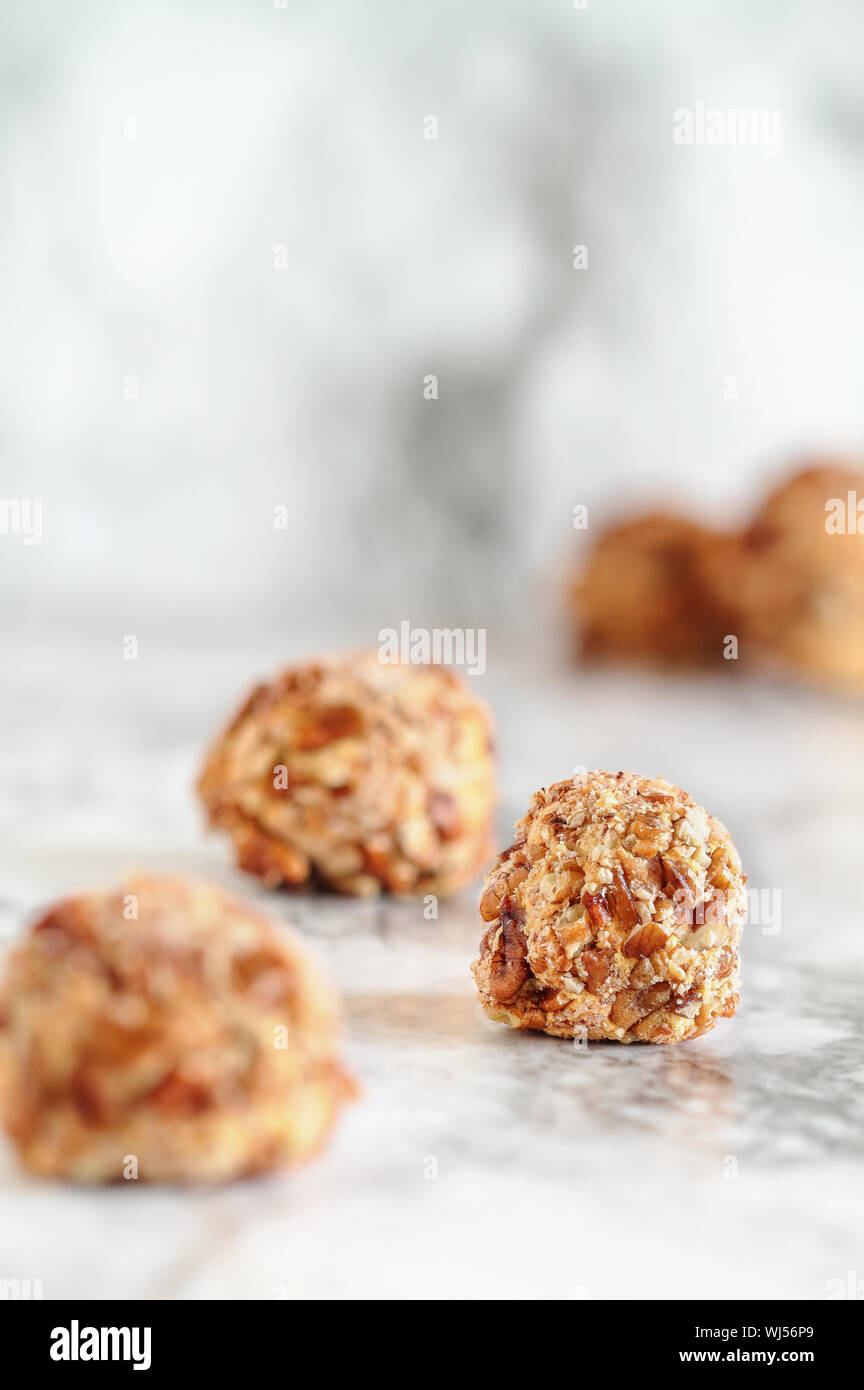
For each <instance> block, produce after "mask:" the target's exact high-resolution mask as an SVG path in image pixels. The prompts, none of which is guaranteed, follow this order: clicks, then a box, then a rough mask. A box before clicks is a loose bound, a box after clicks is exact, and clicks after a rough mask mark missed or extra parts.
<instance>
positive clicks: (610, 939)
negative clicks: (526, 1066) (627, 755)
mask: <svg viewBox="0 0 864 1390" xmlns="http://www.w3.org/2000/svg"><path fill="white" fill-rule="evenodd" d="M745 883H746V879H745V876H744V874H743V872H742V870H741V861H740V860H739V858H738V853H737V851H736V849H735V846H734V845H733V843H732V841H731V839H730V838H729V834H728V832H727V830H726V829H725V828H724V827H723V826H722V825H721V824H720V822H719V821H717V820H715V819H714V817H713V816H710V815H708V813H707V811H705V810H703V808H702V807H701V806H698V805H697V804H696V803H695V802H694V801H693V800H692V799H691V798H690V797H689V796H688V795H687V793H686V792H683V791H681V789H680V788H679V787H675V786H672V785H671V784H670V783H669V782H666V781H664V780H663V778H661V777H657V778H653V779H652V778H647V777H639V776H637V775H636V774H635V773H633V772H619V773H617V774H616V773H611V772H591V773H588V774H587V775H586V776H585V777H584V778H576V779H572V780H570V781H566V782H558V783H557V784H556V785H555V786H552V787H549V788H544V789H543V790H541V791H539V792H537V793H536V794H535V796H534V797H533V799H532V802H531V806H530V808H529V810H528V813H527V815H525V816H523V818H522V820H520V821H519V822H518V823H517V825H516V838H515V840H514V842H513V844H512V845H510V847H509V848H508V849H505V850H504V852H503V854H501V855H499V857H498V861H497V863H496V864H495V866H494V868H493V869H492V870H491V871H490V873H489V874H488V876H487V879H486V890H485V892H484V894H483V897H482V899H481V903H480V915H481V916H482V918H483V919H484V922H485V930H484V933H483V937H482V939H481V942H480V953H479V956H478V958H477V960H476V961H475V962H474V966H473V970H474V978H475V980H476V982H477V988H478V990H479V993H480V999H481V1001H482V1004H483V1008H484V1010H485V1012H486V1013H487V1014H488V1015H489V1016H490V1018H493V1019H496V1020H498V1021H499V1022H501V1023H507V1024H509V1026H510V1027H511V1028H532V1029H537V1030H539V1031H541V1032H546V1033H552V1034H555V1035H556V1036H558V1037H564V1038H572V1037H578V1038H584V1039H604V1038H605V1039H611V1040H616V1041H618V1042H625V1043H629V1042H653V1043H671V1042H681V1041H683V1040H684V1039H686V1038H693V1037H697V1036H698V1035H699V1034H700V1033H706V1032H708V1030H709V1029H711V1028H713V1027H714V1024H715V1023H716V1022H717V1020H718V1018H729V1017H730V1016H731V1015H732V1014H733V1013H734V1012H735V1008H736V1006H737V1003H738V992H737V991H738V944H739V940H740V936H741V929H742V925H743V922H744V917H745V912H746V893H745V886H744V885H745Z"/></svg>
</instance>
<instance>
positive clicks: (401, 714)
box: [198, 652, 495, 894]
mask: <svg viewBox="0 0 864 1390" xmlns="http://www.w3.org/2000/svg"><path fill="white" fill-rule="evenodd" d="M198 785H199V791H200V794H201V797H202V799H203V801H204V804H205V806H206V808H207V811H208V814H209V818H210V823H211V824H212V825H215V826H222V827H224V828H225V829H226V830H227V831H228V832H229V834H230V835H231V837H232V839H233V841H234V849H235V853H236V856H237V863H238V865H239V866H240V868H241V869H245V870H246V871H247V872H248V873H251V874H255V875H257V876H258V877H259V878H261V879H262V880H263V881H264V882H265V883H266V884H267V885H268V886H269V887H274V888H275V887H278V886H279V885H280V884H288V885H296V884H305V883H312V884H314V885H317V886H319V887H326V888H331V889H336V890H337V891H339V892H342V893H353V894H374V893H379V892H381V891H382V890H384V891H388V892H393V893H420V894H425V893H446V892H450V891H452V890H454V889H456V888H459V887H461V886H462V885H463V884H464V883H466V882H467V881H468V880H469V879H471V878H473V877H474V876H475V875H477V874H478V873H480V872H481V870H482V868H483V865H484V864H485V863H486V862H487V861H488V857H489V853H490V846H491V844H492V820H493V813H494V805H495V769H494V757H493V746H492V726H491V721H490V717H489V714H488V711H487V709H486V706H485V705H484V704H483V703H482V702H481V701H480V700H479V699H477V698H476V697H475V696H474V695H473V694H472V693H471V692H470V691H469V690H468V689H467V687H466V686H465V684H464V683H463V682H462V681H461V680H459V679H458V678H457V677H456V676H455V675H454V674H453V672H452V671H449V670H447V669H446V668H445V667H443V666H413V665H407V664H405V665H398V664H387V663H384V662H382V661H379V659H378V656H377V654H376V653H374V652H364V653H360V654H353V655H348V656H338V657H333V658H330V659H328V660H322V661H316V662H313V663H311V664H309V665H306V666H296V667H293V668H291V669H289V670H287V671H285V672H283V673H282V674H281V675H280V676H277V677H276V679H275V680H273V681H271V682H270V683H269V684H267V685H262V686H259V687H258V689H257V690H255V691H253V692H252V694H251V696H250V697H249V699H248V700H247V701H246V703H245V704H244V705H243V707H242V709H241V710H240V711H239V713H238V714H237V715H236V716H235V718H234V720H233V721H232V723H231V724H230V725H229V727H228V729H227V730H226V731H225V733H224V734H222V735H221V737H219V738H218V739H217V740H216V743H215V745H214V747H213V748H212V749H211V751H210V754H209V756H208V758H207V761H206V765H205V767H204V771H203V773H202V775H201V778H200V781H199V784H198Z"/></svg>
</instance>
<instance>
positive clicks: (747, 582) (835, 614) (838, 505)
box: [708, 464, 864, 690]
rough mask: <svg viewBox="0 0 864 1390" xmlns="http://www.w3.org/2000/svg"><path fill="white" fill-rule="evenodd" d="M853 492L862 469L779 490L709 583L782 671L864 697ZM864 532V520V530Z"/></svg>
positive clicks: (863, 539)
mask: <svg viewBox="0 0 864 1390" xmlns="http://www.w3.org/2000/svg"><path fill="white" fill-rule="evenodd" d="M849 493H852V494H853V497H854V498H855V499H860V498H862V497H864V471H862V470H861V469H860V468H859V469H857V470H856V469H854V468H850V467H844V466H843V465H841V464H825V465H821V466H814V467H808V468H804V469H802V470H801V471H799V472H797V473H795V474H793V475H792V476H791V477H790V478H788V479H786V480H785V481H784V482H782V483H781V484H780V485H779V486H778V487H776V488H775V489H774V490H773V491H772V492H771V493H769V495H768V497H767V498H766V499H765V501H764V503H763V504H762V506H761V507H760V509H759V511H758V512H757V514H756V516H755V518H754V520H753V522H752V524H751V525H750V526H749V528H748V529H747V530H746V531H745V532H744V534H743V536H741V537H740V538H739V542H738V545H737V547H736V553H735V555H734V557H733V559H732V563H729V564H726V565H724V566H723V569H722V572H720V573H718V572H717V570H716V569H715V570H714V572H713V575H712V574H711V573H710V572H709V573H708V577H709V579H711V580H713V584H714V587H715V591H716V592H718V593H719V592H722V593H724V594H725V596H726V599H727V601H731V602H732V603H733V604H734V606H735V609H736V611H737V612H738V614H739V622H740V627H741V631H742V634H743V636H744V639H745V642H746V641H747V639H750V640H752V642H753V643H754V644H756V645H757V646H761V647H762V648H763V649H764V651H765V652H766V653H767V654H770V655H773V656H774V657H775V658H776V659H777V660H778V661H779V662H780V663H781V664H783V665H785V666H787V667H788V668H790V669H792V670H795V671H797V672H799V673H800V674H801V675H803V676H806V677H810V678H813V679H815V680H818V681H822V682H824V683H826V684H829V685H836V686H838V687H846V688H849V689H853V690H861V689H864V535H862V534H859V533H858V529H857V521H858V518H857V514H856V511H855V503H854V502H853V506H852V509H851V510H852V514H851V516H850V515H849V514H848V508H847V499H848V495H849ZM862 524H864V522H862Z"/></svg>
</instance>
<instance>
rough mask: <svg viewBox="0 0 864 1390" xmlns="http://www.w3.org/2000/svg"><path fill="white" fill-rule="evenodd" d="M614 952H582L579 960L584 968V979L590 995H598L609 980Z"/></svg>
mask: <svg viewBox="0 0 864 1390" xmlns="http://www.w3.org/2000/svg"><path fill="white" fill-rule="evenodd" d="M614 956H615V953H614V951H583V952H582V954H581V955H580V957H579V960H580V961H581V963H582V964H583V965H584V967H585V978H586V980H587V982H588V988H589V989H590V991H591V993H592V994H598V993H599V992H600V990H601V989H602V988H603V986H604V985H605V983H606V981H607V980H608V978H609V972H610V971H611V969H612V961H613V959H614Z"/></svg>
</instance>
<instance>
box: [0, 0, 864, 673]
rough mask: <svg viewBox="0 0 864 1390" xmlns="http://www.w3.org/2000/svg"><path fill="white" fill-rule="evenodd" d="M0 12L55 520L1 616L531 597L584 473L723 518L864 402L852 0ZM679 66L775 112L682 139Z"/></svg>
mask: <svg viewBox="0 0 864 1390" xmlns="http://www.w3.org/2000/svg"><path fill="white" fill-rule="evenodd" d="M0 29H2V35H0V294H2V300H3V303H4V306H5V313H4V328H5V332H4V334H3V337H2V344H0V451H2V460H3V467H2V477H3V483H2V488H0V493H2V495H3V496H4V497H6V498H9V497H27V498H33V497H37V498H41V499H42V500H43V533H44V534H43V540H42V544H41V545H38V546H25V545H23V544H21V543H20V539H18V540H16V538H14V537H9V538H4V543H3V544H2V545H0V567H2V570H0V573H2V588H3V595H4V610H5V613H4V620H5V621H6V622H7V623H9V624H10V625H12V626H13V627H14V626H15V625H16V624H21V625H23V629H24V631H26V632H27V633H29V634H34V633H35V634H38V635H39V636H51V635H53V634H54V633H57V632H62V631H64V630H67V631H68V630H70V629H74V631H75V632H76V633H78V634H83V633H85V632H93V633H94V635H97V636H98V635H99V634H101V633H103V632H105V633H107V632H110V633H111V634H112V640H113V634H114V632H115V631H121V632H123V633H127V632H132V633H142V632H146V633H149V634H151V635H152V634H154V633H155V634H158V635H159V636H160V637H162V638H164V639H165V640H169V639H171V640H173V639H174V638H179V639H181V640H182V641H183V642H184V643H193V642H195V641H197V640H201V641H204V640H213V639H218V640H220V641H221V640H223V639H231V638H232V637H234V636H240V635H243V636H247V635H253V636H258V637H263V638H264V639H265V640H266V641H268V643H269V642H271V641H274V640H277V641H278V635H279V634H288V633H289V632H290V633H291V635H292V638H294V637H297V636H301V637H302V639H303V641H304V642H305V643H306V645H307V646H308V645H310V644H311V645H326V644H327V643H328V642H330V641H337V640H342V639H343V638H345V637H346V636H348V635H349V634H350V636H351V638H352V640H357V639H358V638H362V639H364V640H368V641H372V642H374V641H375V637H376V635H377V632H378V630H379V628H381V627H382V626H385V625H391V624H393V623H395V622H397V621H398V620H399V619H401V618H406V617H407V618H409V619H410V620H411V621H413V622H414V623H418V624H422V623H426V624H430V625H431V624H435V623H446V624H450V625H453V624H466V625H467V624H483V625H486V626H488V628H489V629H490V632H491V633H493V634H500V635H501V636H502V638H504V637H506V638H511V639H514V640H515V639H521V638H522V637H526V636H534V635H536V634H537V633H538V632H542V631H543V630H544V629H545V630H547V631H549V632H550V633H551V632H554V630H555V629H554V617H553V616H552V615H553V608H554V606H553V604H552V603H551V602H547V600H548V599H549V598H550V596H551V595H552V594H554V592H555V589H556V583H557V576H558V575H559V573H560V572H561V571H562V570H566V568H567V565H568V563H569V561H570V558H571V557H572V556H573V554H574V548H575V547H576V546H577V545H578V543H579V537H578V535H576V534H574V530H573V527H572V515H573V508H574V506H577V505H580V504H581V505H585V506H587V507H588V509H589V516H590V518H591V525H592V526H594V525H595V522H596V521H599V522H601V523H602V522H603V521H604V520H606V519H608V518H610V517H613V516H614V517H619V516H620V515H621V514H622V513H624V512H626V511H628V510H630V509H631V508H633V507H639V506H642V505H653V504H654V503H655V502H656V501H657V500H658V499H666V500H668V499H670V498H673V499H675V503H676V507H677V508H678V509H679V510H681V509H683V510H685V511H689V513H690V514H691V515H692V516H693V517H694V518H695V519H696V520H698V521H701V522H703V523H709V524H716V523H718V522H719V521H720V520H721V519H722V520H723V523H724V524H726V523H727V522H728V524H730V525H736V524H737V523H738V519H739V518H740V517H741V516H743V515H745V514H749V512H750V511H751V510H752V507H753V504H754V501H755V500H756V499H757V498H758V497H759V496H761V495H763V494H764V491H765V488H766V486H768V485H769V484H770V481H771V479H772V478H773V476H774V475H775V473H776V471H777V468H778V466H781V465H784V464H786V463H787V462H788V460H789V459H790V458H793V457H799V456H801V455H802V454H808V453H812V451H814V450H819V451H824V450H835V449H836V450H840V451H843V452H846V451H848V450H849V449H850V447H854V446H856V445H857V444H858V442H859V440H860V437H861V417H862V393H861V381H860V352H859V350H858V348H859V336H860V325H861V323H862V322H864V270H862V263H861V230H862V226H864V142H862V135H864V87H862V84H861V80H860V79H861V58H860V54H861V51H862V42H864V10H862V9H861V7H860V5H857V4H855V3H853V0H848V3H844V0H831V3H828V4H823V5H820V6H814V5H812V4H810V3H805V0H800V3H796V0H762V3H760V4H759V5H758V6H754V5H752V4H750V3H746V0H734V2H733V3H728V4H725V5H723V6H719V5H717V4H716V3H700V0H657V3H653V4H651V5H637V4H635V3H629V4H626V5H618V6H616V5H610V4H607V3H603V0H588V3H587V5H586V6H585V8H582V7H580V6H579V5H574V4H572V3H570V0H534V3H533V4H531V5H526V4H525V3H524V0H477V2H476V3H475V4H473V5H472V6H471V7H470V14H469V12H468V11H467V10H466V7H465V5H464V4H462V3H457V0H415V2H414V3H412V4H410V5H406V4H404V3H401V4H400V3H398V2H397V0H373V2H372V3H370V4H367V5H363V6H360V5H357V4H350V3H347V0H343V2H342V3H340V2H339V0H334V3H331V4H328V5H327V6H325V7H322V6H321V5H320V4H316V3H312V0H290V2H287V0H286V3H280V0H276V3H275V4H274V3H272V0H255V2H254V3H253V0H208V3H206V4H205V3H203V0H171V3H167V0H154V3H152V4H148V5H147V6H141V5H137V4H133V3H131V0H82V3H80V4H77V5H76V6H74V7H72V8H70V7H69V6H66V5H62V4H60V3H44V4H40V5H37V6H32V5H29V4H25V3H23V0H13V3H10V4H7V5H4V7H3V16H2V19H0ZM700 102H704V103H705V104H706V106H709V107H710V106H712V105H716V106H718V107H720V108H732V107H743V108H759V109H763V110H771V111H778V112H779V113H780V114H781V117H782V141H781V143H780V147H779V149H777V150H775V151H773V152H772V151H770V150H768V149H766V148H764V147H760V146H758V145H757V146H746V147H741V146H707V145H701V146H700V145H693V146H686V145H680V144H676V143H675V141H674V140H673V113H674V112H675V111H676V110H679V109H681V108H695V107H696V106H697V104H698V103H700ZM430 137H434V138H430ZM579 246H581V247H584V248H585V253H584V255H583V257H582V260H583V264H581V266H580V267H579V268H577V267H576V266H575V265H574V260H577V261H578V260H579V255H578V254H577V253H575V252H574V248H575V247H579ZM586 261H587V263H584V262H586ZM430 377H434V378H435V379H436V384H434V385H433V386H432V387H430V385H429V381H428V379H429V378H430ZM277 509H283V510H281V511H278V510H277ZM277 515H278V516H279V517H280V524H278V525H275V524H274V519H275V518H276V516H277Z"/></svg>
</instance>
